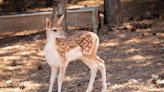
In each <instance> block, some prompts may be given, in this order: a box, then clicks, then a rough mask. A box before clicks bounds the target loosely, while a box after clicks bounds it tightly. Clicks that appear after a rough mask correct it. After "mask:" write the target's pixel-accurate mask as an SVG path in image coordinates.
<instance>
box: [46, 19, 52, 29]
mask: <svg viewBox="0 0 164 92" xmlns="http://www.w3.org/2000/svg"><path fill="white" fill-rule="evenodd" d="M50 24H51V22H50V20H49V19H48V18H46V28H50Z"/></svg>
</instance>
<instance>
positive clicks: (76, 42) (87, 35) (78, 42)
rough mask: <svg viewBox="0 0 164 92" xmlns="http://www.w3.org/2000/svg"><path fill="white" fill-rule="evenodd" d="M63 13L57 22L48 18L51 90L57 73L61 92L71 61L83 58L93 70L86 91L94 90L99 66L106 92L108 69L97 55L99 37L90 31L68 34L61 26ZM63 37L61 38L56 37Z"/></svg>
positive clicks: (103, 90)
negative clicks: (52, 21)
mask: <svg viewBox="0 0 164 92" xmlns="http://www.w3.org/2000/svg"><path fill="white" fill-rule="evenodd" d="M63 17H64V16H63V15H62V16H61V17H60V18H59V19H58V21H57V23H51V22H50V21H49V19H46V38H47V42H46V45H45V49H44V52H45V58H46V61H47V62H48V64H49V65H50V66H51V77H50V86H49V92H52V89H53V84H54V82H55V78H56V74H57V72H58V68H60V71H59V77H58V92H61V87H62V83H63V80H64V76H65V71H66V67H67V65H68V63H69V62H70V61H73V60H76V59H81V60H82V61H83V62H84V63H85V64H86V65H87V66H88V67H89V68H90V70H91V77H90V81H89V85H88V88H87V90H86V92H90V91H92V88H93V83H94V80H95V77H96V72H97V67H98V68H99V69H100V71H101V76H102V92H106V89H107V86H106V70H105V64H104V61H103V60H102V59H100V58H98V57H97V56H96V52H97V49H98V46H99V38H98V36H97V35H96V34H95V33H92V32H88V31H77V32H74V33H72V34H70V35H68V36H67V34H66V33H65V32H64V31H63V30H62V27H61V26H60V24H61V22H62V20H63ZM56 38H61V39H56Z"/></svg>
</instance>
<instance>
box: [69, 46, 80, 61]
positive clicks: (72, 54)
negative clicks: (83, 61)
mask: <svg viewBox="0 0 164 92" xmlns="http://www.w3.org/2000/svg"><path fill="white" fill-rule="evenodd" d="M82 55H83V54H82V50H81V47H80V46H77V47H76V48H74V49H72V50H70V51H69V52H67V53H66V58H67V61H68V62H69V61H72V60H76V59H79V58H80V57H82Z"/></svg>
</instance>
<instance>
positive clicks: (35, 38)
mask: <svg viewBox="0 0 164 92" xmlns="http://www.w3.org/2000/svg"><path fill="white" fill-rule="evenodd" d="M40 37H41V35H40V34H38V35H36V36H35V37H34V38H33V40H38V38H40Z"/></svg>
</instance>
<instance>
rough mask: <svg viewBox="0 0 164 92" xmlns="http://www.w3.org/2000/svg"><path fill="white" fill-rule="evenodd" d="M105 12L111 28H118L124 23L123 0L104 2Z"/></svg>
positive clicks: (107, 0) (106, 0) (105, 0)
mask: <svg viewBox="0 0 164 92" xmlns="http://www.w3.org/2000/svg"><path fill="white" fill-rule="evenodd" d="M104 12H105V15H106V20H107V22H108V24H109V25H110V26H111V27H116V26H119V25H121V24H122V23H123V14H122V9H121V0H104Z"/></svg>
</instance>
